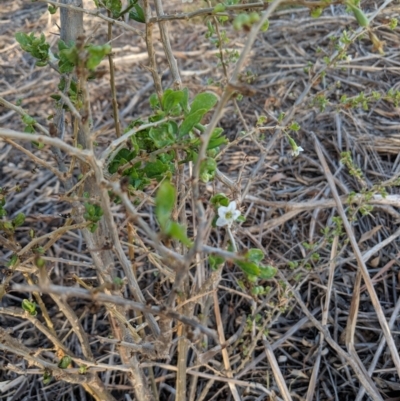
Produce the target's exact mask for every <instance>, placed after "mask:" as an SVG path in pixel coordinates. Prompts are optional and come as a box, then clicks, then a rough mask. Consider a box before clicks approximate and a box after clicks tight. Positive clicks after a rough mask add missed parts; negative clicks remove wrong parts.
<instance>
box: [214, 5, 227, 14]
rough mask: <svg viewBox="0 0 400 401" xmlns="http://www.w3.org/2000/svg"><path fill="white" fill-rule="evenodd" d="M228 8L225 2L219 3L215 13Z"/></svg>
mask: <svg viewBox="0 0 400 401" xmlns="http://www.w3.org/2000/svg"><path fill="white" fill-rule="evenodd" d="M225 10H226V6H225V4H224V3H218V4H217V5H216V6H215V7H214V10H213V14H217V13H222V12H224V11H225Z"/></svg>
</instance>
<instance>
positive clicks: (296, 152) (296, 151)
mask: <svg viewBox="0 0 400 401" xmlns="http://www.w3.org/2000/svg"><path fill="white" fill-rule="evenodd" d="M300 152H304V149H303V148H302V147H301V146H296V147H293V148H292V151H291V152H290V153H291V155H292V156H293V157H297V156H298V155H299V154H300Z"/></svg>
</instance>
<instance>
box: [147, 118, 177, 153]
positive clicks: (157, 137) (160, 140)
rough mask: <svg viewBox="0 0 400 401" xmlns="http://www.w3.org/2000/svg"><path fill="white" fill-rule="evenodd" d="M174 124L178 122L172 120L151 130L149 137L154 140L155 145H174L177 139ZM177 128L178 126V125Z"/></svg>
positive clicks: (159, 146) (160, 146) (162, 146)
mask: <svg viewBox="0 0 400 401" xmlns="http://www.w3.org/2000/svg"><path fill="white" fill-rule="evenodd" d="M173 124H175V126H176V123H174V122H171V123H167V124H163V125H162V126H159V127H152V128H150V131H149V137H150V138H151V139H152V140H153V142H154V145H155V146H156V147H157V148H158V149H161V148H164V147H165V146H169V145H173V144H174V143H175V141H176V139H175V138H176V136H175V135H174V130H175V129H174V127H173ZM176 128H177V126H176Z"/></svg>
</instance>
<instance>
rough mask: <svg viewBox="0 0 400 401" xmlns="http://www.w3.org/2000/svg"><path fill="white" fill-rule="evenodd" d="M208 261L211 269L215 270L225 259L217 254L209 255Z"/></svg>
mask: <svg viewBox="0 0 400 401" xmlns="http://www.w3.org/2000/svg"><path fill="white" fill-rule="evenodd" d="M208 263H209V265H210V268H211V269H212V270H217V269H218V267H219V266H221V265H222V264H224V263H225V259H224V258H223V257H221V256H218V255H209V256H208Z"/></svg>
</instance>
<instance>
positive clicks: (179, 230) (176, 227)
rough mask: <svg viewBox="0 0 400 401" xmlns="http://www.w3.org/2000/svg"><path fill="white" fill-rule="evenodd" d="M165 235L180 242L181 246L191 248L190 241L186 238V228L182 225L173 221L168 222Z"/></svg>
mask: <svg viewBox="0 0 400 401" xmlns="http://www.w3.org/2000/svg"><path fill="white" fill-rule="evenodd" d="M165 234H167V235H169V236H170V237H172V238H174V239H177V240H178V241H180V242H182V244H183V245H185V246H187V247H190V246H192V241H190V239H189V238H188V236H187V234H186V227H184V226H183V225H181V224H179V223H176V222H175V221H169V222H168V224H167V226H166V231H165Z"/></svg>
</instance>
